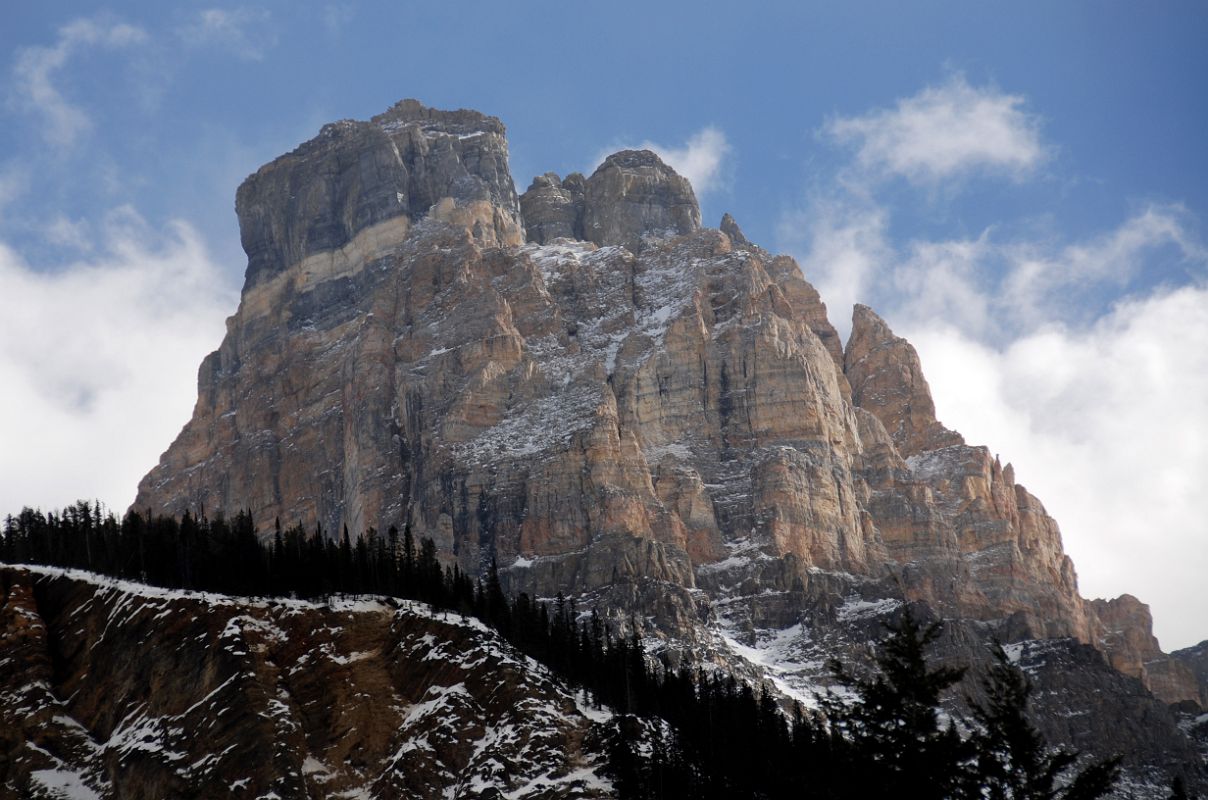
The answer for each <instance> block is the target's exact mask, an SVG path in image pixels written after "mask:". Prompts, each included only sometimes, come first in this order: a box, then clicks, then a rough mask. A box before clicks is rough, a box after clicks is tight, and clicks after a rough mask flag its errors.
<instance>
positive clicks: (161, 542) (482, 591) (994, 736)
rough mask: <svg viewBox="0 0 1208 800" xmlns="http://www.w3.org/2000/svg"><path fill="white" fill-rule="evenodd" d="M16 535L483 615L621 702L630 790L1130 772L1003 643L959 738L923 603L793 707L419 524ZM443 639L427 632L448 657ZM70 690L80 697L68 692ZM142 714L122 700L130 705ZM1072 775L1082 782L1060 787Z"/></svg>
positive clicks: (616, 751)
mask: <svg viewBox="0 0 1208 800" xmlns="http://www.w3.org/2000/svg"><path fill="white" fill-rule="evenodd" d="M2 545H3V546H2V548H0V554H2V555H3V560H4V561H5V562H7V563H10V564H20V563H33V564H45V565H53V566H56V567H77V568H87V569H90V570H93V571H96V572H100V573H103V574H108V575H110V576H113V577H119V578H126V579H134V580H138V581H142V582H145V583H150V584H153V585H157V586H163V587H167V588H173V589H192V590H205V591H218V592H223V593H226V594H234V595H247V596H263V595H264V594H265V592H264V591H263V587H272V589H271V591H270V592H269V594H270V595H277V596H287V595H288V596H290V597H296V598H319V597H326V598H330V597H332V595H333V594H335V593H340V594H344V595H349V594H352V595H362V594H371V595H375V596H378V597H381V596H385V597H389V598H397V599H404V600H417V601H420V602H422V603H426V604H428V605H429V606H430V607H431V608H432V609H433V611H434V612H437V613H440V612H442V611H448V612H451V613H454V614H457V615H465V616H470V617H474V618H477V619H479V620H482V621H483V622H485V623H487V624H488V625H489V626H490V627H491V628H493V629H494V630H495V631H496V632H497V633H498V634H499V635H500V636H502V637H503V639H504V640H506V641H507V642H508V643H509V644H510V645H511V646H513V647H515V648H516V649H517V650H519V651H520V652H522V653H524V654H526V655H528V656H531V657H533V658H535V659H536V660H537V661H539V662H540V663H541V664H543V665H545V667H547V668H548V669H549V670H550V671H551V672H552V673H553V674H554V675H556V676H557V677H558V678H559V679H560V680H561V681H562V682H564V683H565V685H566V686H568V687H569V688H570V689H571V690H572V691H575V692H581V693H582V694H583V695H584V697H586V698H590V699H592V700H594V701H596V702H600V703H603V704H605V705H607V706H609V707H610V708H612V709H613V710H614V711H615V713H616V714H617V715H618V716H615V717H613V718H612V719H611V720H610V722H609V724H607V725H601V726H599V729H598V730H596V731H595V736H596V739H597V742H598V744H599V746H600V747H601V748H602V749H603V750H604V751H605V752H606V753H607V764H606V766H604V767H603V768H602V769H601V771H602V772H603V773H604V774H606V775H607V776H608V777H609V778H610V779H611V780H612V781H613V782H614V788H615V790H616V792H617V794H618V795H619V796H621V797H633V798H646V797H660V798H732V797H768V798H773V797H776V798H779V797H785V798H788V797H825V798H867V797H874V796H889V793H891V792H892V793H894V794H896V795H898V796H909V797H918V798H936V799H937V800H939V799H940V798H966V797H967V798H975V797H977V798H980V797H983V796H985V795H984V794H983V791H984V790H990V791H994V790H998V791H1002V792H1008V794H1001V795H991V796H1003V797H1008V796H1010V797H1022V796H1027V797H1060V798H1066V799H1067V800H1090V798H1096V797H1100V796H1102V795H1103V794H1104V793H1105V792H1106V791H1108V789H1110V788H1111V786H1112V785H1113V783H1114V781H1115V777H1116V774H1117V764H1118V759H1113V760H1108V761H1103V762H1096V763H1091V764H1087V765H1084V766H1083V768H1082V769H1081V770H1078V771H1076V773H1074V774H1072V775H1071V774H1070V773H1071V771H1072V770H1074V764H1075V762H1076V761H1077V759H1076V755H1075V754H1072V753H1069V752H1066V751H1062V750H1056V751H1052V750H1048V749H1047V748H1046V747H1045V745H1044V742H1043V739H1042V738H1041V736H1040V734H1039V733H1038V732H1037V731H1036V729H1035V728H1033V727H1032V726H1031V724H1030V723H1028V722H1027V720H1026V718H1025V717H1024V716H1023V711H1024V708H1025V706H1026V703H1027V699H1028V694H1029V692H1030V686H1029V684H1028V682H1027V679H1026V678H1025V677H1024V676H1023V674H1022V673H1021V672H1020V671H1019V670H1018V669H1017V668H1016V667H1014V666H1012V665H1011V663H1010V662H1009V660H1008V659H1007V657H1006V655H1005V654H1003V653H1002V651H1001V650H1000V651H999V654H998V662H997V665H996V667H995V669H994V670H993V671H992V672H991V673H990V675H989V676H988V677H987V679H986V681H985V684H984V688H985V692H986V698H987V699H986V701H985V703H984V704H982V705H979V706H977V707H975V711H974V714H975V716H976V720H977V722H978V723H979V729H980V730H981V731H982V732H981V733H976V732H975V733H974V734H973V735H971V736H968V737H967V738H965V739H962V738H961V736H960V735H959V734H958V733H957V729H956V728H955V726H954V725H953V724H952V723H951V722H949V723H948V724H947V725H946V726H942V725H941V724H940V722H939V716H938V713H937V712H938V709H939V706H940V696H941V693H942V692H944V691H945V690H947V689H948V688H950V687H951V686H952V685H953V684H955V683H956V681H958V680H959V679H960V677H961V674H962V672H963V670H959V669H953V668H950V667H940V668H931V667H930V666H929V665H928V664H927V660H926V657H925V648H926V647H927V645H928V644H929V643H930V642H932V641H933V640H934V639H935V637H936V636H937V635H938V630H939V626H938V624H932V625H930V626H922V625H920V623H919V622H918V621H916V620H915V618H914V617H913V615H912V614H911V612H910V611H908V610H907V611H905V612H903V613H902V614H901V615H900V619H899V620H898V623H897V625H896V627H894V628H892V630H891V636H890V638H889V639H888V640H887V641H886V642H885V644H884V646H883V648H882V650H881V653H880V655H879V657H878V658H877V666H878V670H879V671H878V672H876V673H874V674H872V675H870V676H864V677H857V676H855V675H853V674H852V673H850V672H848V670H847V669H846V668H844V667H843V666H842V665H839V664H836V665H835V666H834V669H835V672H836V675H837V677H838V678H839V680H840V683H842V684H843V685H845V686H846V687H847V688H848V689H849V690H851V692H852V693H853V694H854V697H855V698H856V699H855V700H854V702H853V701H843V700H840V699H839V697H838V696H836V695H833V694H828V695H827V696H826V697H824V698H820V703H821V707H820V709H819V710H818V711H808V712H807V711H805V710H804V709H802V707H801V706H800V705H799V704H795V705H794V706H793V707H792V714H791V719H789V718H786V716H785V715H784V713H783V711H782V710H781V707H780V706H779V705H778V704H777V702H776V701H775V699H774V698H773V696H772V695H771V694H770V693H769V692H768V690H767V688H766V686H765V687H764V688H762V689H761V690H760V691H759V692H758V693H756V692H755V691H754V690H753V689H752V687H751V686H750V685H749V684H746V683H739V682H738V681H736V680H735V678H734V677H733V676H732V675H731V676H726V675H723V674H721V673H710V672H706V671H704V670H698V671H697V672H696V673H695V674H693V673H691V672H689V671H686V670H681V671H679V672H676V671H674V670H672V669H670V668H669V667H668V666H667V665H666V664H662V663H658V662H652V661H650V660H649V659H648V658H647V657H646V655H645V653H644V650H643V648H642V645H641V643H640V641H639V640H638V639H637V636H636V633H634V632H631V634H630V636H629V637H625V636H621V635H614V632H613V630H612V629H611V627H610V626H609V625H606V624H605V623H604V622H603V621H602V620H601V618H600V616H599V615H598V614H597V613H595V612H594V611H593V612H591V613H590V614H586V615H584V614H580V613H578V612H577V611H576V609H575V608H574V606H573V604H568V603H567V602H566V601H565V600H563V599H562V598H561V596H559V597H558V598H557V600H555V601H553V602H551V603H538V602H534V601H533V600H532V599H531V598H529V597H528V596H527V595H525V594H520V595H518V596H517V597H515V598H510V599H509V598H508V597H507V596H506V595H505V594H504V591H503V589H502V587H501V585H500V583H499V579H498V574H497V571H496V570H495V569H492V570H491V571H490V573H489V576H488V578H487V580H486V581H485V582H483V581H477V582H475V581H472V580H471V579H470V578H469V577H468V576H467V575H465V574H464V573H462V572H461V571H460V570H459V569H458V568H457V567H456V565H454V566H452V567H448V568H442V566H441V565H440V563H439V561H438V560H437V558H436V550H435V546H434V545H433V543H432V541H431V540H428V539H425V540H423V541H422V542H421V543H420V544H419V547H418V548H417V547H416V543H415V542H414V540H413V539H412V536H411V534H410V531H407V530H405V531H404V532H403V533H402V535H401V536H400V535H399V533H398V531H397V530H394V529H390V530H389V531H388V532H387V534H386V535H385V536H384V537H379V536H377V535H374V534H371V535H370V536H367V537H365V536H361V537H358V538H357V540H356V542H355V544H354V543H353V542H352V541H351V540H350V538H349V536H348V534H347V531H345V532H344V535H343V536H342V537H340V540H339V542H338V543H336V542H335V541H334V540H333V539H331V538H326V537H322V536H320V535H318V533H317V532H316V534H315V535H311V536H306V535H305V534H304V533H303V531H302V530H301V528H298V527H294V528H291V529H289V530H286V531H281V530H280V529H279V528H278V529H277V530H276V531H275V533H274V535H273V537H272V540H271V544H269V545H265V544H261V543H260V541H259V539H258V538H257V536H256V530H255V526H254V524H253V521H252V519H251V517H250V515H247V514H238V515H236V517H235V518H234V519H233V520H232V521H231V522H227V521H225V520H224V519H221V518H218V519H215V520H208V519H204V518H203V519H200V520H198V519H195V518H193V517H192V516H191V515H185V517H184V518H183V519H182V520H180V521H177V520H175V519H173V518H169V517H157V518H149V519H144V518H143V517H142V516H141V515H139V514H137V513H130V514H127V515H126V517H125V518H124V519H123V520H122V521H121V522H119V521H117V520H116V519H115V518H114V517H113V516H112V515H108V516H103V515H101V513H100V511H99V509H98V508H93V507H89V506H88V504H86V503H80V504H77V505H76V506H74V507H72V508H69V509H68V510H67V511H66V512H64V513H62V514H57V515H56V514H50V515H42V514H41V513H38V512H33V511H29V510H26V511H25V512H23V513H22V514H21V515H20V516H19V517H17V518H15V519H14V518H10V519H9V520H8V522H7V523H6V526H5V531H4V538H3V543H2ZM23 580H32V581H33V584H34V586H33V588H34V592H35V595H36V594H37V592H38V587H40V586H43V585H44V584H47V583H51V584H53V583H55V582H56V581H57V580H61V577H56V576H55V574H53V573H51V574H47V573H41V574H40V576H39V573H36V572H33V573H23V572H22V571H21V570H20V569H19V568H9V569H6V570H5V571H4V572H3V588H4V595H5V610H6V612H7V613H6V616H7V615H8V614H11V612H12V606H13V605H14V602H13V601H14V598H15V597H17V596H19V594H20V592H19V588H20V584H21V583H22V581H23ZM42 591H43V593H44V594H45V592H46V589H45V588H43V589H42ZM134 602H137V599H135V600H134ZM169 624H172V623H169ZM10 635H11V634H8V633H7V632H6V636H5V638H6V639H8V638H10ZM443 646H444V645H443V644H442V643H441V642H438V641H429V642H428V643H427V648H428V651H429V652H430V653H433V654H437V653H440V652H442V649H443ZM139 657H140V654H137V653H136V654H135V656H134V658H135V660H138V658H139ZM427 658H428V657H427V656H424V660H427ZM438 658H439V656H438ZM9 661H10V662H11V661H12V659H9ZM10 671H11V665H10ZM0 676H2V677H5V678H8V677H9V676H4V675H3V673H0ZM11 682H12V681H11V680H7V681H5V685H8V684H10V683H11ZM65 705H66V707H67V709H68V710H71V699H70V698H68V700H67V701H66V703H65ZM131 711H133V709H120V708H116V709H112V712H111V713H113V714H115V715H117V716H118V717H122V716H125V715H126V714H128V713H130V712H131ZM18 713H20V712H18ZM221 713H222V712H221V711H220V712H219V715H221ZM9 722H15V721H9ZM23 727H24V726H22V725H17V726H16V727H15V730H18V731H20V730H21V729H22V728H23ZM22 744H23V742H22V741H21V740H20V738H10V739H9V741H8V745H7V746H8V750H9V753H7V754H6V756H5V759H4V760H3V761H0V764H18V763H20V761H19V759H15V758H14V755H16V754H14V753H13V752H12V751H13V750H19V749H20V747H21V746H22ZM57 758H59V759H60V760H62V757H61V756H57ZM370 766H374V765H370ZM402 766H403V769H404V771H405V770H406V765H405V762H404V764H403V765H402ZM35 772H37V770H21V769H12V768H8V769H7V770H6V772H5V773H0V782H2V783H0V785H2V786H3V787H5V788H8V789H10V790H12V791H15V792H18V793H21V792H22V791H28V790H29V788H30V786H31V785H32V784H31V780H33V778H32V777H31V776H32V775H33V774H34V773H35ZM1058 782H1061V783H1066V782H1068V783H1067V785H1066V786H1065V788H1063V789H1061V790H1060V791H1058V790H1057V789H1056V788H1055V786H1056V785H1057V783H1058ZM579 788H582V787H576V788H575V791H578V790H579ZM1021 791H1027V792H1030V793H1028V794H1018V792H1021ZM1010 792H1016V793H1015V794H1010ZM146 794H147V787H142V788H141V789H140V787H137V786H131V787H129V789H128V791H127V792H126V793H123V795H122V796H145V795H146ZM420 796H428V795H425V794H421V795H420ZM559 796H561V795H559ZM575 796H578V795H575Z"/></svg>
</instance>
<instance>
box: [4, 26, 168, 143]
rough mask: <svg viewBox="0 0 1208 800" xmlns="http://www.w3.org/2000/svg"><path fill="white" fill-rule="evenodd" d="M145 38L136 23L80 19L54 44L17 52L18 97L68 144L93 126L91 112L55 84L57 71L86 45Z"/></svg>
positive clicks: (53, 137)
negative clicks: (74, 101)
mask: <svg viewBox="0 0 1208 800" xmlns="http://www.w3.org/2000/svg"><path fill="white" fill-rule="evenodd" d="M146 39H147V34H146V32H145V31H143V30H142V29H141V28H137V27H135V26H133V25H126V24H124V23H116V24H107V23H102V22H98V21H96V20H90V19H77V20H74V21H73V22H70V23H68V24H67V25H65V26H64V27H62V28H60V29H59V36H58V40H57V41H56V42H55V44H54V45H53V46H51V47H26V48H23V49H22V50H20V51H19V52H18V53H17V62H16V66H15V67H14V70H13V77H14V79H15V80H14V83H15V87H16V91H17V94H18V97H19V98H20V100H21V102H22V104H23V105H25V106H26V107H27V108H29V109H31V110H33V111H36V112H37V113H38V114H40V115H41V116H42V117H44V118H45V120H46V131H45V136H46V139H47V140H48V141H50V142H51V143H52V144H55V145H57V146H60V147H67V146H70V145H72V144H74V143H75V142H76V141H77V140H78V139H79V137H80V136H82V135H84V134H85V133H87V132H88V131H89V130H90V129H91V128H92V120H91V118H90V117H89V116H88V114H87V113H86V112H85V111H84V110H83V109H81V108H79V107H77V106H75V105H72V104H71V103H70V102H69V101H68V100H67V98H66V97H64V96H63V93H62V92H61V91H59V89H58V87H57V86H56V85H55V77H56V75H57V73H58V72H59V71H60V70H62V69H63V67H64V66H66V64H67V62H68V61H69V60H70V59H71V58H72V56H73V55H75V54H76V53H77V52H79V51H80V50H81V49H82V48H85V47H109V48H118V47H127V46H129V45H133V44H138V43H141V42H144V41H146Z"/></svg>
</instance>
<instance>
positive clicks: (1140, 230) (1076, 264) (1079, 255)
mask: <svg viewBox="0 0 1208 800" xmlns="http://www.w3.org/2000/svg"><path fill="white" fill-rule="evenodd" d="M1163 247H1171V248H1173V249H1174V250H1175V251H1177V253H1178V254H1179V257H1180V258H1181V259H1182V260H1184V261H1187V262H1200V263H1205V262H1208V252H1206V251H1205V249H1204V246H1203V245H1202V244H1200V243H1199V242H1198V241H1197V240H1196V239H1195V237H1194V236H1193V235H1192V234H1191V233H1190V230H1189V220H1188V215H1187V213H1186V212H1185V211H1184V210H1183V209H1182V208H1180V207H1178V206H1170V205H1166V206H1158V205H1151V206H1149V207H1148V208H1146V209H1145V210H1144V211H1142V212H1141V213H1139V214H1137V215H1135V216H1133V217H1132V218H1131V219H1129V220H1128V221H1127V222H1125V223H1124V224H1123V225H1121V226H1120V227H1118V228H1116V229H1115V230H1113V231H1110V232H1109V233H1107V234H1105V235H1102V236H1099V237H1096V238H1095V239H1092V240H1091V241H1088V242H1082V243H1076V244H1072V245H1069V246H1067V247H1064V248H1062V249H1061V250H1060V251H1058V252H1056V253H1046V252H1044V250H1043V248H1037V247H1035V246H1032V245H1029V244H1027V243H1023V244H1018V245H1016V246H1015V247H1013V248H1012V250H1013V252H1011V254H1010V260H1011V262H1012V265H1011V272H1010V275H1009V276H1008V277H1007V279H1006V280H1005V281H1004V285H1003V303H1004V305H1005V306H1007V307H1009V308H1010V309H1012V310H1013V311H1014V312H1015V313H1016V314H1019V315H1026V317H1027V319H1029V320H1033V321H1036V320H1043V319H1046V318H1053V317H1056V316H1058V315H1059V314H1060V312H1061V311H1062V309H1061V308H1060V306H1068V303H1067V301H1066V296H1067V293H1068V292H1069V291H1070V290H1078V289H1085V288H1087V287H1090V286H1094V285H1103V284H1106V285H1110V286H1113V287H1117V288H1120V289H1123V288H1125V287H1127V285H1128V284H1129V282H1130V281H1131V280H1132V279H1133V278H1135V277H1136V276H1137V275H1138V273H1140V272H1141V271H1142V270H1143V269H1144V267H1145V264H1146V257H1147V256H1149V255H1151V254H1152V253H1154V252H1155V251H1156V250H1158V249H1159V248H1163ZM1067 310H1068V309H1067Z"/></svg>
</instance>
